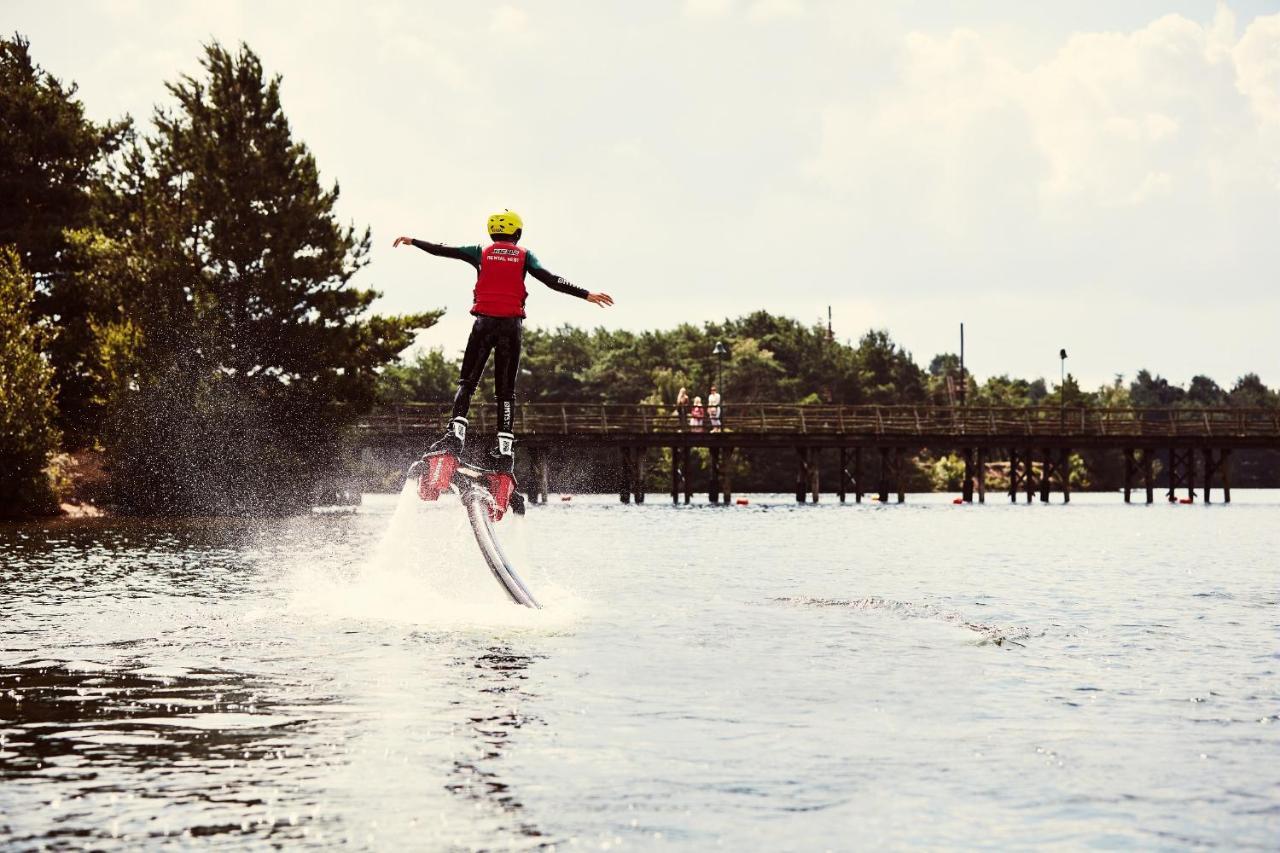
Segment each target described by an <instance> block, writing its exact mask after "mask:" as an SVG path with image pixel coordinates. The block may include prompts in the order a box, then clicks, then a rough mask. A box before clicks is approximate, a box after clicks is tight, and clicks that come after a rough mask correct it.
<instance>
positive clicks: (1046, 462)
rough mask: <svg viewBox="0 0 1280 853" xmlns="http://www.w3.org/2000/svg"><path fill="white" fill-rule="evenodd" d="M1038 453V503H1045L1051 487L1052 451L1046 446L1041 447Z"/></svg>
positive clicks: (1047, 500)
mask: <svg viewBox="0 0 1280 853" xmlns="http://www.w3.org/2000/svg"><path fill="white" fill-rule="evenodd" d="M1040 453H1041V460H1040V503H1042V504H1047V503H1048V502H1049V491H1050V490H1051V489H1052V488H1053V469H1054V463H1053V452H1052V451H1051V450H1050V449H1049V448H1047V447H1042V448H1040Z"/></svg>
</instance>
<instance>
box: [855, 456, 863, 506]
mask: <svg viewBox="0 0 1280 853" xmlns="http://www.w3.org/2000/svg"><path fill="white" fill-rule="evenodd" d="M853 501H854V503H862V448H861V447H855V448H854V449H853Z"/></svg>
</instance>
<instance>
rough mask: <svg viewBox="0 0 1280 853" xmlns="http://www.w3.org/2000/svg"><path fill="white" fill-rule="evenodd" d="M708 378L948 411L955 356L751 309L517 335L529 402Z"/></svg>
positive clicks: (755, 397)
mask: <svg viewBox="0 0 1280 853" xmlns="http://www.w3.org/2000/svg"><path fill="white" fill-rule="evenodd" d="M717 342H721V343H723V344H724V345H725V348H726V350H727V353H726V354H725V355H724V356H723V357H717V356H716V355H715V353H714V347H715V345H716V343H717ZM717 375H719V376H720V383H721V385H720V390H721V393H722V394H723V396H724V404H725V406H726V407H727V408H731V407H732V406H733V405H735V404H745V403H755V402H777V403H820V402H827V403H844V404H850V405H859V404H885V405H891V404H933V405H951V404H953V403H955V402H956V401H957V398H958V396H959V394H960V384H961V376H960V360H959V358H958V357H957V356H955V355H954V354H951V353H942V354H939V355H936V356H934V357H933V359H932V360H931V361H930V362H929V366H928V367H927V368H924V367H921V366H919V365H918V364H917V363H916V361H915V360H914V359H913V357H912V354H911V353H909V352H907V351H906V350H904V349H903V348H902V347H900V346H898V345H897V344H895V343H894V342H893V340H892V338H891V337H890V336H889V333H888V332H886V331H881V330H871V331H868V332H867V333H866V334H864V335H863V336H862V337H861V338H860V339H859V340H858V342H857V343H856V344H853V343H847V342H843V341H839V340H835V339H833V337H832V336H831V335H830V334H829V333H828V331H827V328H826V327H825V326H822V325H820V324H814V325H805V324H804V323H801V322H799V321H797V320H794V319H791V318H788V317H775V316H773V315H771V314H769V313H767V312H764V311H757V312H755V313H753V314H749V315H747V316H745V317H741V318H738V319H733V320H725V321H723V322H719V323H707V324H706V325H704V326H702V327H698V326H693V325H689V324H683V325H680V326H677V327H675V328H674V329H667V330H660V331H650V332H627V331H612V330H608V329H596V330H594V331H586V330H584V329H579V328H576V327H574V326H562V327H560V328H558V329H554V330H545V329H537V328H529V329H526V330H525V336H524V356H523V359H522V361H521V376H520V386H519V396H520V399H521V400H522V401H526V402H573V403H656V404H662V405H674V404H675V401H676V395H677V394H678V392H679V390H680V389H681V388H686V389H687V390H688V393H689V395H690V396H691V397H692V396H694V395H700V396H703V397H705V396H706V394H707V392H708V390H709V389H710V387H711V386H712V385H713V384H715V383H716V381H717V378H716V377H717ZM457 377H458V365H457V362H456V361H454V360H451V359H449V358H447V357H446V356H445V355H444V354H443V352H441V351H440V350H439V349H435V350H428V351H425V352H421V353H419V354H418V355H416V356H415V357H414V358H413V359H412V360H410V361H408V362H401V363H398V364H394V365H392V366H390V367H388V368H387V369H386V370H385V371H383V373H382V376H381V379H380V380H379V397H380V399H381V400H382V401H384V402H393V401H407V400H441V399H447V398H450V397H452V396H453V391H454V388H455V387H456V382H457ZM964 384H965V389H964V390H965V396H966V401H967V402H968V403H969V404H971V405H975V406H987V405H990V406H1015V407H1020V406H1037V405H1040V406H1059V405H1063V404H1065V405H1068V406H1086V407H1127V406H1134V407H1165V406H1179V407H1221V406H1240V407H1262V408H1280V393H1277V392H1276V391H1273V390H1271V389H1269V388H1267V387H1266V386H1265V385H1264V384H1263V383H1262V381H1261V380H1260V379H1259V378H1258V376H1257V375H1256V374H1252V373H1250V374H1247V375H1245V376H1242V377H1240V378H1239V379H1237V380H1236V381H1235V383H1234V384H1233V385H1231V386H1230V388H1223V387H1220V386H1219V385H1218V384H1217V383H1216V382H1214V380H1212V379H1210V378H1209V377H1207V376H1196V377H1194V378H1193V379H1192V380H1191V382H1190V384H1189V386H1188V387H1187V388H1183V387H1181V386H1179V385H1175V384H1172V383H1170V382H1169V381H1168V380H1167V379H1165V378H1163V377H1161V376H1155V375H1152V374H1151V373H1150V371H1148V370H1139V371H1138V372H1137V374H1136V375H1135V377H1134V379H1133V380H1132V381H1130V382H1125V381H1124V378H1123V377H1121V376H1117V377H1116V379H1115V381H1114V382H1113V383H1111V384H1108V385H1104V386H1102V387H1100V388H1098V389H1096V390H1093V391H1086V390H1083V389H1081V388H1080V386H1079V383H1078V382H1077V381H1076V379H1075V378H1074V377H1073V376H1071V374H1067V375H1066V378H1065V381H1064V382H1063V383H1062V384H1061V386H1058V385H1054V386H1052V387H1051V386H1050V385H1049V384H1048V383H1046V382H1045V380H1044V379H1042V378H1037V379H1033V380H1027V379H1019V378H1011V377H1009V376H1008V375H1002V376H993V377H990V378H988V379H986V380H985V381H983V382H981V383H978V382H977V381H976V380H975V379H974V377H973V376H972V375H968V374H966V376H965V377H964Z"/></svg>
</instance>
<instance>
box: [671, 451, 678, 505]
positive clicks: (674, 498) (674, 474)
mask: <svg viewBox="0 0 1280 853" xmlns="http://www.w3.org/2000/svg"><path fill="white" fill-rule="evenodd" d="M671 503H672V504H673V505H676V504H679V503H680V448H678V447H673V448H671Z"/></svg>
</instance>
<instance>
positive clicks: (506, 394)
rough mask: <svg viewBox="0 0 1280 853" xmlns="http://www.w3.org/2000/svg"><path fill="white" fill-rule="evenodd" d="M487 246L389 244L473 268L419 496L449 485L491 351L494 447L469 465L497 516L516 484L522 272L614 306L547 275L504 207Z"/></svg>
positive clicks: (429, 496) (405, 240) (430, 496)
mask: <svg viewBox="0 0 1280 853" xmlns="http://www.w3.org/2000/svg"><path fill="white" fill-rule="evenodd" d="M488 232H489V238H490V240H491V241H492V242H491V243H490V244H489V245H488V246H483V247H482V246H445V245H442V244H439V243H430V242H428V241H426V240H418V239H415V238H413V237H397V238H396V241H395V243H393V244H392V247H393V248H395V247H398V246H401V245H405V246H416V247H417V248H419V249H422V250H423V251H424V252H427V253H429V254H432V255H436V256H438V257H442V258H455V259H457V260H460V261H466V262H467V263H469V264H471V266H473V267H474V268H475V270H476V283H475V290H474V292H473V300H472V305H471V314H472V316H474V317H475V318H476V319H475V322H473V323H472V325H471V335H470V337H468V338H467V348H466V350H465V351H464V352H463V356H462V370H461V376H460V377H459V379H458V392H457V394H455V395H454V398H453V414H452V416H451V418H450V420H449V424H448V427H447V428H446V429H445V434H444V436H443V437H441V438H440V439H439V440H438V441H436V442H435V443H434V444H432V445H431V447H430V448H429V449H428V450H427V452H426V454H425V455H424V456H423V457H422V459H423V462H424V463H425V472H424V473H423V475H422V478H421V480H420V485H419V492H418V493H419V495H420V496H421V497H422V498H423V499H424V500H434V499H435V498H436V497H438V496H439V494H440V492H441V491H443V490H444V489H447V488H448V486H449V483H450V481H451V480H452V478H453V475H454V473H455V472H456V470H457V467H458V463H459V461H460V459H461V458H462V456H463V451H464V450H465V448H466V439H467V413H468V411H469V410H470V408H471V396H472V395H473V394H474V393H475V390H476V386H477V385H478V384H479V383H480V376H481V375H482V374H483V373H484V368H485V365H486V364H487V363H488V361H489V353H490V352H492V353H493V355H494V358H493V379H494V382H493V384H494V390H495V392H496V397H497V400H496V402H497V408H498V436H497V439H498V440H497V446H496V447H494V448H493V449H492V450H490V452H489V454H488V455H487V457H485V458H483V459H481V460H477V463H478V464H476V465H475V467H477V468H480V469H483V470H484V471H485V472H486V473H487V474H488V475H489V477H490V491H491V492H492V493H493V496H494V498H495V500H496V501H497V502H498V516H499V517H500V516H501V513H502V512H503V511H505V509H506V505H507V501H508V500H509V499H510V496H511V493H512V492H513V491H514V490H515V476H514V474H515V397H516V378H517V376H518V375H519V368H520V341H521V335H522V331H523V325H524V319H525V300H526V299H527V298H528V295H529V293H528V290H526V288H525V284H524V279H525V275H526V274H527V275H531V276H533V277H534V278H536V279H537V280H538V281H540V282H542V283H543V284H545V285H546V286H547V287H549V288H551V289H552V290H556V291H559V292H560V293H567V294H569V295H570V296H576V297H578V298H579V299H585V300H587V301H588V302H591V303H594V304H596V305H599V306H600V307H601V308H606V307H608V306H610V305H613V297H611V296H609V294H607V293H592V292H590V291H588V290H586V289H584V288H581V287H577V286H575V285H573V284H570V283H569V282H568V281H566V280H565V279H563V278H561V277H559V276H557V275H555V274H553V273H552V272H550V271H549V270H547V268H546V267H544V266H542V264H541V263H540V262H539V261H538V258H537V256H535V255H534V254H533V252H531V251H529V250H528V249H526V248H524V247H522V246H520V245H518V244H519V242H520V238H521V237H522V236H523V235H524V222H523V221H522V220H521V219H520V216H519V215H518V214H516V213H514V212H512V211H510V210H507V211H503V212H502V213H495V214H493V215H492V216H490V217H489V221H488Z"/></svg>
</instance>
